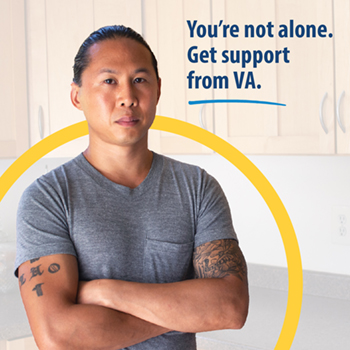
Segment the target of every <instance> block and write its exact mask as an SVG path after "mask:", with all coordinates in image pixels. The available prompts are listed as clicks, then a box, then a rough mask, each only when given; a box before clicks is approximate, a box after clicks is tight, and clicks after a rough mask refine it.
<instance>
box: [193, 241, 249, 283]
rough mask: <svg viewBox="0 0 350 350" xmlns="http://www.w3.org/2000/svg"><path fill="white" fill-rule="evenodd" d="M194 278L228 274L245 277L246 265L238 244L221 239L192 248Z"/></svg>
mask: <svg viewBox="0 0 350 350" xmlns="http://www.w3.org/2000/svg"><path fill="white" fill-rule="evenodd" d="M193 264H194V268H195V273H196V278H223V277H226V276H229V275H234V276H237V277H238V278H239V279H240V280H242V281H246V279H247V265H246V263H245V260H244V257H243V254H242V252H241V250H240V249H239V247H238V244H237V242H236V241H235V240H233V239H222V240H216V241H212V242H208V243H205V244H202V245H201V246H199V247H197V248H196V249H195V250H194V254H193Z"/></svg>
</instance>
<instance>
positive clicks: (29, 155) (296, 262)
mask: <svg viewBox="0 0 350 350" xmlns="http://www.w3.org/2000/svg"><path fill="white" fill-rule="evenodd" d="M152 129H155V130H161V131H167V132H171V133H174V134H177V135H181V136H184V137H187V138H189V139H192V140H194V141H197V142H199V143H201V144H203V145H205V146H207V147H208V148H210V149H212V150H213V151H215V152H217V153H218V154H220V155H221V156H223V157H224V158H226V159H227V160H228V161H229V162H231V163H232V164H233V165H234V166H235V167H237V168H238V169H239V170H240V171H241V172H242V173H243V174H244V175H245V176H246V177H247V178H248V180H249V181H250V182H251V183H252V184H253V185H254V186H255V188H256V189H257V190H258V192H259V193H260V195H261V196H262V197H263V199H264V200H265V202H266V204H267V205H268V207H269V209H270V211H271V213H272V215H273V217H274V219H275V221H276V223H277V226H278V228H279V231H280V234H281V237H282V240H283V245H284V249H285V253H286V257H287V266H288V282H289V287H288V301H287V309H286V314H285V318H284V322H283V327H282V330H281V333H280V336H279V338H278V341H277V343H276V346H275V350H287V349H290V347H291V345H292V342H293V339H294V336H295V333H296V330H297V327H298V323H299V317H300V311H301V304H302V293H303V273H302V264H301V256H300V251H299V245H298V241H297V238H296V235H295V232H294V228H293V225H292V223H291V220H290V218H289V216H288V213H287V211H286V209H285V207H284V205H283V203H282V201H281V199H280V198H279V196H278V195H277V193H276V191H275V190H274V188H273V187H272V186H271V184H270V183H269V182H268V180H267V179H266V178H265V176H264V175H263V174H262V173H261V172H260V170H259V169H258V168H257V167H256V166H255V165H254V164H253V163H252V162H251V161H250V160H249V159H248V158H247V157H246V156H244V155H243V154H242V153H241V152H239V151H238V150H237V149H236V148H234V147H233V146H232V145H230V144H229V143H227V142H226V141H224V140H223V139H221V138H220V137H218V136H216V135H214V134H212V133H210V132H208V131H206V130H204V129H202V128H199V127H197V126H195V125H192V124H189V123H186V122H183V121H180V120H176V119H173V118H168V117H162V116H156V119H155V121H154V123H153V125H152ZM87 134H88V126H87V123H86V122H85V121H84V122H80V123H77V124H74V125H71V126H68V127H67V128H64V129H62V130H59V131H57V132H56V133H54V134H52V135H50V136H48V137H46V138H45V139H43V140H41V141H40V142H38V143H37V144H35V145H34V146H33V147H31V148H30V149H29V150H28V151H26V152H25V153H23V154H22V155H21V156H20V157H19V158H18V159H17V160H16V161H15V162H14V163H13V164H12V165H11V166H10V167H9V168H8V169H7V170H6V171H5V172H4V174H3V175H2V176H1V177H0V201H1V200H2V199H3V197H4V196H5V194H6V193H7V191H8V190H9V189H10V188H11V186H12V185H13V184H14V183H15V182H16V180H17V179H18V178H19V177H20V176H21V175H22V174H23V173H24V172H25V171H26V170H27V169H28V168H29V167H30V166H31V165H33V164H34V163H35V162H36V161H38V160H39V159H40V158H42V157H43V156H45V155H46V154H47V153H49V152H51V151H52V150H54V149H56V148H57V147H59V146H61V145H63V144H65V143H67V142H69V141H72V140H74V139H76V138H79V137H81V136H84V135H87Z"/></svg>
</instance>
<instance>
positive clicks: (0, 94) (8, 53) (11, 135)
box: [0, 0, 29, 158]
mask: <svg viewBox="0 0 350 350" xmlns="http://www.w3.org/2000/svg"><path fill="white" fill-rule="evenodd" d="M24 23H25V12H24V0H1V1H0V46H1V53H0V77H1V79H0V107H1V114H0V157H1V158H15V157H18V156H20V155H21V154H22V153H23V152H24V151H25V150H27V149H28V144H29V141H28V119H27V79H26V60H25V25H24Z"/></svg>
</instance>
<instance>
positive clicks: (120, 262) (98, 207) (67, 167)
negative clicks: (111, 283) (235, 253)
mask: <svg viewBox="0 0 350 350" xmlns="http://www.w3.org/2000/svg"><path fill="white" fill-rule="evenodd" d="M226 238H233V239H236V235H235V232H234V229H233V226H232V220H231V215H230V210H229V207H228V204H227V200H226V198H225V196H224V194H223V192H222V190H221V188H220V186H219V184H218V183H217V181H216V180H215V179H214V178H213V177H212V176H210V175H208V174H207V173H206V172H205V171H204V170H202V169H200V168H199V167H196V166H193V165H189V164H185V163H181V162H178V161H175V160H173V159H171V158H168V157H164V156H161V155H158V154H156V153H154V156H153V162H152V167H151V169H150V171H149V173H148V175H147V177H146V178H145V180H144V181H143V182H142V183H141V184H140V185H139V186H138V187H136V188H134V189H130V188H128V187H125V186H122V185H119V184H116V183H114V182H112V181H110V180H108V179H107V178H106V177H104V176H103V175H102V174H101V173H100V172H99V171H97V170H96V169H95V168H94V167H93V166H92V165H91V164H90V163H89V162H88V161H87V160H86V159H85V157H84V156H83V154H80V155H79V156H78V157H76V158H75V159H73V160H71V161H70V162H68V163H66V164H64V165H62V166H60V167H58V168H57V169H55V170H53V171H51V172H49V173H48V174H46V175H44V176H42V177H40V178H39V179H38V180H36V181H35V182H34V183H33V184H32V185H31V186H29V187H28V188H27V189H26V191H25V192H24V194H23V196H22V198H21V201H20V205H19V208H18V215H17V256H16V263H15V269H16V270H15V273H16V275H17V269H18V267H19V266H20V265H21V264H22V263H24V262H25V261H27V260H30V259H34V258H38V257H41V256H46V255H52V254H72V255H74V256H76V257H77V259H78V265H79V278H80V280H91V279H100V278H108V279H121V280H125V281H135V282H144V283H168V282H176V281H182V280H185V279H191V278H193V277H194V270H193V263H192V255H193V250H194V248H195V247H198V246H200V245H201V244H203V243H207V242H210V241H213V240H216V239H226ZM128 349H133V350H136V349H142V350H148V349H149V350H151V349H152V350H156V349H169V350H172V349H174V350H180V349H181V350H182V349H187V350H192V349H196V345H195V335H194V334H191V333H180V332H169V333H166V334H163V335H161V336H159V337H156V338H153V339H149V340H147V341H145V342H143V343H140V344H137V345H134V346H131V347H130V348H128Z"/></svg>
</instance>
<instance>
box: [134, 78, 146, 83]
mask: <svg viewBox="0 0 350 350" xmlns="http://www.w3.org/2000/svg"><path fill="white" fill-rule="evenodd" d="M144 81H145V79H144V78H136V79H135V80H134V82H135V83H143V82H144Z"/></svg>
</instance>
